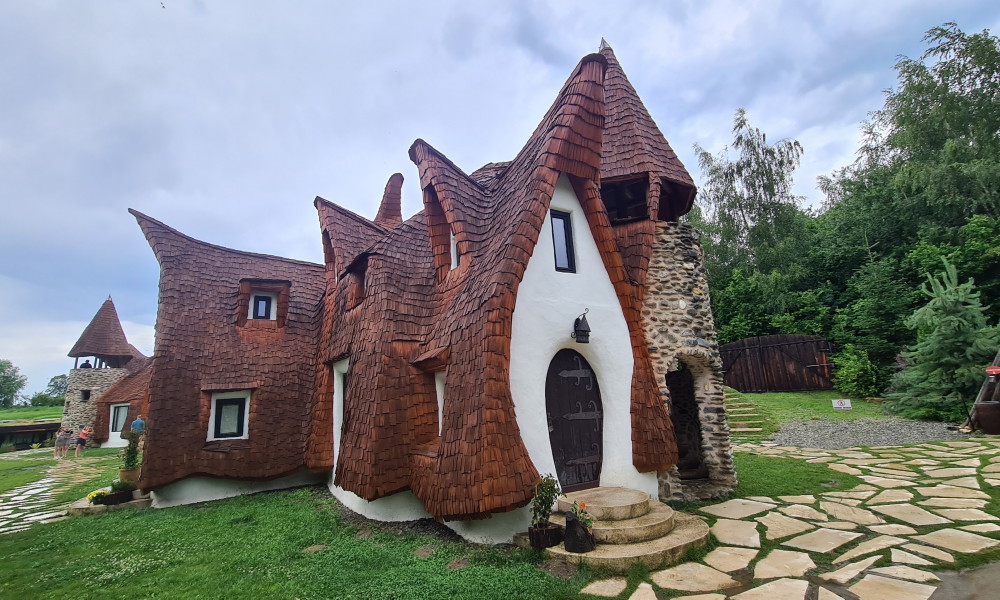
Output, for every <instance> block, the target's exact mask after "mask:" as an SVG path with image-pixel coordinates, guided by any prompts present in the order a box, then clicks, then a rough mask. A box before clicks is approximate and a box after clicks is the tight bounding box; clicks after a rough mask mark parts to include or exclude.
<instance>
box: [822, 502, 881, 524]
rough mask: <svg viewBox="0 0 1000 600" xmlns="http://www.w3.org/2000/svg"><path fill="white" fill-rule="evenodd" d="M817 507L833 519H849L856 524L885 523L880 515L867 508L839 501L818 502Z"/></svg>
mask: <svg viewBox="0 0 1000 600" xmlns="http://www.w3.org/2000/svg"><path fill="white" fill-rule="evenodd" d="M819 507H820V509H821V510H823V511H824V512H826V513H827V514H828V515H830V516H831V517H833V518H835V519H840V520H844V521H851V522H852V523H857V524H858V525H877V524H879V523H885V520H884V519H882V517H880V516H878V515H876V514H874V513H872V512H871V511H869V510H865V509H863V508H857V507H855V506H848V505H846V504H842V503H840V502H820V503H819Z"/></svg>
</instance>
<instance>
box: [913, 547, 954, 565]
mask: <svg viewBox="0 0 1000 600" xmlns="http://www.w3.org/2000/svg"><path fill="white" fill-rule="evenodd" d="M903 548H905V549H906V550H909V551H910V552H916V553H917V554H923V555H924V556H927V557H930V558H933V559H934V560H937V561H940V562H955V557H954V556H952V555H951V554H948V553H947V552H945V551H944V550H941V549H940V548H935V547H934V546H924V545H923V544H903Z"/></svg>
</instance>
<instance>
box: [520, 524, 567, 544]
mask: <svg viewBox="0 0 1000 600" xmlns="http://www.w3.org/2000/svg"><path fill="white" fill-rule="evenodd" d="M562 540H563V529H562V527H560V526H558V525H556V524H555V523H546V524H545V525H541V526H539V527H535V526H531V527H528V541H530V542H531V547H532V548H538V549H539V550H541V549H543V548H551V547H552V546H556V545H558V544H559V542H561V541H562Z"/></svg>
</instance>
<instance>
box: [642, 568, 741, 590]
mask: <svg viewBox="0 0 1000 600" xmlns="http://www.w3.org/2000/svg"><path fill="white" fill-rule="evenodd" d="M650 579H652V580H653V583H655V584H656V585H658V586H660V587H661V588H667V589H671V590H681V591H684V592H715V591H718V590H724V589H728V588H734V587H737V586H739V585H740V582H738V581H736V580H735V579H733V578H732V577H731V576H729V575H728V574H726V573H723V572H722V571H717V570H715V569H713V568H712V567H709V566H706V565H702V564H699V563H694V562H690V563H682V564H680V565H677V566H676V567H671V568H669V569H663V570H662V571H655V572H653V573H651V574H650Z"/></svg>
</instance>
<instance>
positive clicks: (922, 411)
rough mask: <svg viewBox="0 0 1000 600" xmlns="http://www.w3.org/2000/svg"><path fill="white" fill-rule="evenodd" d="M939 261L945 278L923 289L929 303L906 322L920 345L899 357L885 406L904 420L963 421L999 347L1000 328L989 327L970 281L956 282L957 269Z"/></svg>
mask: <svg viewBox="0 0 1000 600" xmlns="http://www.w3.org/2000/svg"><path fill="white" fill-rule="evenodd" d="M942 262H943V264H944V269H945V270H944V273H942V274H941V275H940V276H939V277H933V276H930V275H928V276H927V283H926V284H924V285H923V286H921V291H922V292H923V293H924V295H926V296H927V297H928V298H930V300H929V301H928V302H927V304H925V305H924V306H922V307H921V308H918V309H917V310H916V311H915V312H914V313H913V315H912V316H911V317H910V318H909V319H907V321H906V325H907V326H908V327H909V328H910V329H912V330H914V331H916V332H917V339H918V341H917V343H916V345H915V346H914V347H913V349H912V350H910V351H908V352H904V353H903V359H904V361H905V366H904V368H903V370H902V371H900V372H899V373H897V374H896V375H895V376H894V377H893V379H892V386H893V388H894V390H893V392H892V393H890V394H889V395H888V396H887V397H888V398H889V402H888V403H887V405H886V406H887V408H889V410H891V411H893V412H896V413H898V414H900V415H902V416H904V417H909V418H917V419H932V420H941V421H961V420H963V419H965V417H966V415H967V414H968V412H969V409H970V408H971V405H972V402H973V401H974V400H975V398H976V394H977V393H978V391H979V387H980V386H981V385H982V382H983V377H984V374H983V370H984V368H985V367H986V365H988V364H990V361H991V360H992V359H993V356H994V355H995V354H996V351H997V347H998V346H1000V328H998V327H997V326H996V325H989V324H988V322H987V320H986V315H985V311H984V310H983V306H982V305H981V304H980V303H979V293H978V292H976V291H975V287H974V285H973V281H972V279H969V280H968V281H966V282H965V283H959V281H958V272H957V270H956V269H955V267H954V266H953V265H952V264H950V263H949V262H948V261H947V260H944V261H942Z"/></svg>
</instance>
